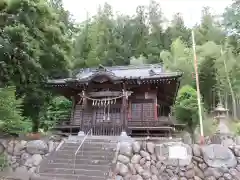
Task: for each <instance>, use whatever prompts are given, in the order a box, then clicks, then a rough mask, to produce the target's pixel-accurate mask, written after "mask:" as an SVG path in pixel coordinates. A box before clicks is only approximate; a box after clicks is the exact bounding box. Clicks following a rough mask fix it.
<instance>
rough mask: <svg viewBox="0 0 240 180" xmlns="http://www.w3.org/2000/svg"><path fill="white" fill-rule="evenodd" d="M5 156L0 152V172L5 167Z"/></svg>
mask: <svg viewBox="0 0 240 180" xmlns="http://www.w3.org/2000/svg"><path fill="white" fill-rule="evenodd" d="M7 165H8V163H7V158H6V156H5V155H4V154H0V172H1V171H3V170H4V169H5V168H6V167H7Z"/></svg>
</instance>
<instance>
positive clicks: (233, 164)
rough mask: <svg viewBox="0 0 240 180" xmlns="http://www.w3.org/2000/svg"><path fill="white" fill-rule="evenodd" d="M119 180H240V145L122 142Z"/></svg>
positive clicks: (118, 156)
mask: <svg viewBox="0 0 240 180" xmlns="http://www.w3.org/2000/svg"><path fill="white" fill-rule="evenodd" d="M114 174H116V175H117V176H116V179H117V180H240V146H234V147H231V148H227V147H224V146H222V145H220V144H211V145H206V146H202V147H200V146H199V145H196V144H195V145H187V144H183V143H181V142H168V143H163V144H154V143H153V142H150V141H149V142H147V141H143V142H137V141H134V142H126V141H125V142H121V143H119V151H118V154H117V163H116V168H115V172H114Z"/></svg>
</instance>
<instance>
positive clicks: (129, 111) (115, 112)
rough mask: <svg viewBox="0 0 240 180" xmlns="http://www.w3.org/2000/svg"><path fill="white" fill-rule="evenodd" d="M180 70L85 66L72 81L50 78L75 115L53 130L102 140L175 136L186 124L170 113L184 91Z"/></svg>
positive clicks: (49, 86)
mask: <svg viewBox="0 0 240 180" xmlns="http://www.w3.org/2000/svg"><path fill="white" fill-rule="evenodd" d="M181 77H182V73H180V72H164V70H163V68H162V66H161V65H160V64H154V65H140V66H132V65H130V66H114V67H105V66H102V65H99V67H97V68H85V69H81V70H79V71H78V73H77V74H76V75H75V76H74V77H72V78H67V79H55V80H49V81H48V83H47V86H48V88H52V89H53V90H55V91H57V92H58V93H59V94H61V95H63V96H65V97H67V98H68V99H71V100H72V102H73V106H72V112H71V115H70V117H69V119H67V120H66V121H60V123H59V124H57V125H56V126H55V127H54V129H56V130H58V131H61V132H63V133H71V134H77V133H78V132H80V131H83V132H84V133H87V132H88V131H89V130H90V129H91V130H92V132H93V135H97V136H103V135H105V136H118V135H120V134H121V132H126V133H127V134H128V135H131V136H146V135H147V136H170V135H172V134H173V133H174V132H175V131H176V130H177V129H181V128H182V127H183V126H184V125H182V124H177V123H175V122H174V121H173V120H172V118H171V116H170V114H171V107H172V106H173V105H174V102H175V98H176V95H177V92H178V89H179V84H180V79H181Z"/></svg>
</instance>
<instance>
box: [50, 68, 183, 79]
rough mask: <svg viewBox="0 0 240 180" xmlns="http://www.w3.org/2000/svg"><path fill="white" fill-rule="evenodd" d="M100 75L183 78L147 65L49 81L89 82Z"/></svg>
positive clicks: (84, 72) (83, 71)
mask: <svg viewBox="0 0 240 180" xmlns="http://www.w3.org/2000/svg"><path fill="white" fill-rule="evenodd" d="M99 74H106V75H108V76H110V77H111V78H112V79H116V80H117V79H118V80H119V79H155V78H174V77H181V76H182V73H181V72H164V70H163V68H162V65H161V64H147V65H140V66H133V65H129V66H113V67H104V66H102V65H99V67H96V68H85V69H80V70H79V71H78V72H77V73H76V75H75V76H74V77H73V78H67V79H59V80H54V82H53V81H49V82H50V83H51V82H52V83H64V82H66V81H69V80H78V81H88V80H91V79H92V78H93V77H95V76H97V75H99Z"/></svg>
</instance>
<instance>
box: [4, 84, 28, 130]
mask: <svg viewBox="0 0 240 180" xmlns="http://www.w3.org/2000/svg"><path fill="white" fill-rule="evenodd" d="M15 93H16V89H15V87H13V86H12V87H6V88H1V89H0V114H1V116H0V122H2V123H1V126H0V128H1V130H2V131H3V132H4V133H8V134H19V133H21V132H26V131H27V126H26V124H27V123H28V122H29V121H27V120H25V119H24V117H23V116H22V99H16V94H15ZM28 124H29V123H28ZM28 127H29V126H28Z"/></svg>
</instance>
